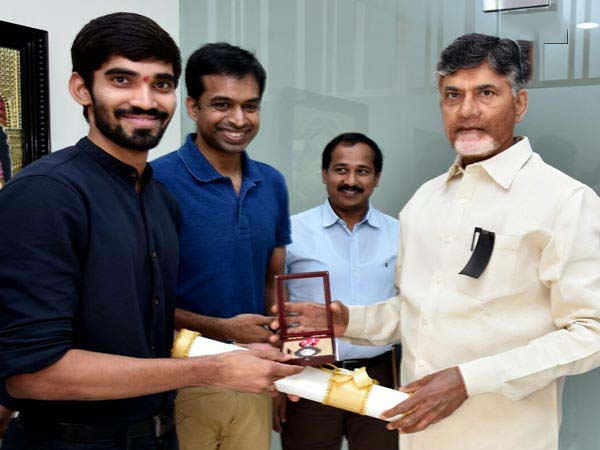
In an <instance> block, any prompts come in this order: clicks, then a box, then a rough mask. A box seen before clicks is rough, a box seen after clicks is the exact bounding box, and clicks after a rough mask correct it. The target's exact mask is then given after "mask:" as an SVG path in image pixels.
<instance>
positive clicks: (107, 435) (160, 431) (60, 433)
mask: <svg viewBox="0 0 600 450" xmlns="http://www.w3.org/2000/svg"><path fill="white" fill-rule="evenodd" d="M17 421H18V423H19V425H21V426H22V427H23V428H25V429H26V430H28V431H29V432H31V433H32V434H34V435H38V436H44V437H53V438H56V439H61V440H64V441H71V442H98V441H110V440H123V439H131V438H140V437H147V436H154V437H157V438H158V437H161V436H162V435H164V434H166V433H167V432H169V431H170V430H171V429H172V428H173V426H174V425H175V411H174V410H172V409H171V410H169V411H166V412H164V413H161V414H158V415H156V416H154V417H150V418H149V419H145V420H141V421H139V422H132V423H120V424H84V423H65V422H52V421H48V420H47V419H42V418H38V417H32V416H29V415H27V414H26V413H25V414H21V415H19V418H18V419H17Z"/></svg>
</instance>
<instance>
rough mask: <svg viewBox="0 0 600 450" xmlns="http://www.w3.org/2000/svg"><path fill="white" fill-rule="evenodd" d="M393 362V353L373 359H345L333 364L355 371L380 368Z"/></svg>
mask: <svg viewBox="0 0 600 450" xmlns="http://www.w3.org/2000/svg"><path fill="white" fill-rule="evenodd" d="M391 361H392V351H391V350H390V351H389V352H385V353H382V354H381V355H377V356H373V357H372V358H361V359H345V360H343V361H336V362H334V363H333V365H334V366H336V367H339V368H341V369H348V370H354V369H359V368H361V367H366V368H367V369H368V368H369V367H373V366H378V365H381V364H385V363H390V362H391Z"/></svg>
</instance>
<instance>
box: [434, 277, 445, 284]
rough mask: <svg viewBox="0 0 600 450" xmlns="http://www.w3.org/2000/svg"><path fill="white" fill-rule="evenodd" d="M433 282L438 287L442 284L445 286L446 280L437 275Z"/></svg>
mask: <svg viewBox="0 0 600 450" xmlns="http://www.w3.org/2000/svg"><path fill="white" fill-rule="evenodd" d="M433 281H434V283H435V284H436V285H438V286H441V285H442V284H444V279H443V278H442V276H441V275H436V276H435V278H434V280H433Z"/></svg>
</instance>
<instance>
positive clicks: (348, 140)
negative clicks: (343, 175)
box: [321, 133, 383, 174]
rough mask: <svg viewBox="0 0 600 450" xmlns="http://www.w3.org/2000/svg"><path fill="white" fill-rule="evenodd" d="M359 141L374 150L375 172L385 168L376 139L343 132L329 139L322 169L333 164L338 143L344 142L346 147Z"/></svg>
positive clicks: (322, 159) (324, 150)
mask: <svg viewBox="0 0 600 450" xmlns="http://www.w3.org/2000/svg"><path fill="white" fill-rule="evenodd" d="M359 143H360V144H366V145H368V146H369V147H371V149H372V150H373V166H374V167H375V173H376V174H377V173H381V170H382V169H383V153H382V152H381V149H380V148H379V146H378V145H377V144H376V143H375V141H374V140H372V139H370V138H369V137H367V136H365V135H364V134H362V133H342V134H340V135H339V136H336V137H334V138H333V139H332V140H331V141H329V143H328V144H327V145H326V146H325V148H324V149H323V156H322V158H321V169H323V170H328V169H329V165H330V164H331V154H332V153H333V150H335V148H336V147H337V146H338V145H340V144H342V145H344V146H346V147H353V146H354V145H356V144H359Z"/></svg>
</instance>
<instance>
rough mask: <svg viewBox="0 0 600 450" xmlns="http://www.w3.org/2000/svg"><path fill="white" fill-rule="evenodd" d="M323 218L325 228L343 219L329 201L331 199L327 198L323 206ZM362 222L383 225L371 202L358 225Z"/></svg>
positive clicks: (376, 226) (373, 225) (375, 225)
mask: <svg viewBox="0 0 600 450" xmlns="http://www.w3.org/2000/svg"><path fill="white" fill-rule="evenodd" d="M322 211H323V213H322V219H323V222H322V224H323V228H327V227H330V226H332V225H333V224H335V223H337V221H338V220H340V221H341V220H342V219H341V218H340V217H339V216H338V215H337V214H336V213H335V211H334V210H333V208H332V207H331V203H329V199H326V200H325V203H323V208H322ZM362 223H368V224H369V225H371V226H372V227H375V228H379V227H380V226H381V219H380V217H379V216H378V214H377V211H376V210H375V209H374V208H373V207H372V206H371V203H370V202H369V209H368V210H367V214H365V217H363V219H362V220H361V221H360V222H359V223H358V225H360V224H362Z"/></svg>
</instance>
